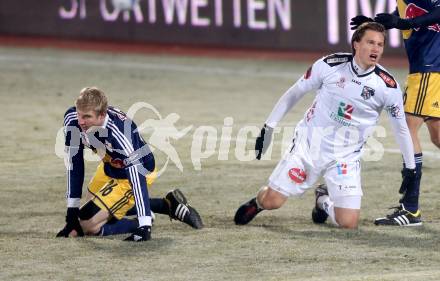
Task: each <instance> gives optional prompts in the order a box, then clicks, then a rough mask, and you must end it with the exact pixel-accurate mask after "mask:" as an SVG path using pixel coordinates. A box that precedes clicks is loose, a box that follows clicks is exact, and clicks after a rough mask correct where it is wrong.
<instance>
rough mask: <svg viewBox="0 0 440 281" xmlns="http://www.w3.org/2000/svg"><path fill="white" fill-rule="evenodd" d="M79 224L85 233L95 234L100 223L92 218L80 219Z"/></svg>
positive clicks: (99, 228)
mask: <svg viewBox="0 0 440 281" xmlns="http://www.w3.org/2000/svg"><path fill="white" fill-rule="evenodd" d="M80 224H81V228H82V229H83V232H84V234H85V235H95V234H97V233H98V232H99V231H100V230H101V227H100V225H99V224H97V223H94V222H93V220H86V221H80Z"/></svg>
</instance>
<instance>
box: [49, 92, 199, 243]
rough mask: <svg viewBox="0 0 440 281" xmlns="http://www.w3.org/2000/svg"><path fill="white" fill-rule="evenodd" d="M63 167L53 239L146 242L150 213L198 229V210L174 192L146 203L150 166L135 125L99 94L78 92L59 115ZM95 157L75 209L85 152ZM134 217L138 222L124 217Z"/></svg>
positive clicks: (151, 161) (151, 158) (151, 178)
mask: <svg viewBox="0 0 440 281" xmlns="http://www.w3.org/2000/svg"><path fill="white" fill-rule="evenodd" d="M64 132H65V146H66V167H67V194H66V197H67V215H66V225H65V227H64V228H63V229H62V230H61V231H60V232H59V233H58V234H57V237H69V236H83V235H84V234H85V235H103V236H105V235H114V234H122V233H132V234H131V235H130V236H129V237H128V238H127V239H125V240H127V241H146V240H150V239H151V226H152V214H151V211H153V212H155V213H159V214H166V215H169V216H170V218H172V219H177V220H180V221H182V222H184V223H186V224H188V225H190V226H192V227H193V228H196V229H199V228H202V227H203V223H202V220H201V218H200V216H199V214H198V213H197V211H196V210H195V209H194V208H192V207H191V206H189V205H188V204H187V201H186V198H185V197H184V196H183V194H182V192H181V191H180V190H179V189H175V190H172V191H170V192H169V193H168V194H167V195H166V196H165V198H163V199H162V198H149V195H148V189H147V177H148V184H149V185H150V184H151V183H152V182H153V181H154V169H155V161H154V156H153V154H152V152H151V151H150V149H149V147H148V144H147V143H146V142H145V141H144V139H143V138H142V136H141V135H140V134H139V132H138V131H137V126H136V124H135V123H134V122H133V121H132V120H130V119H129V118H128V117H127V116H126V115H125V113H123V112H122V111H120V110H119V109H117V108H115V107H112V106H108V102H107V97H106V96H105V94H104V92H103V91H101V90H100V89H98V88H95V87H88V88H84V89H82V90H81V93H80V95H79V97H78V98H77V100H76V101H75V107H71V108H69V109H68V110H67V112H66V113H65V115H64ZM85 147H87V148H90V149H92V150H93V152H95V153H97V154H98V155H99V156H100V157H101V159H102V162H101V163H100V164H99V166H98V168H97V170H96V172H95V174H94V176H93V178H92V179H91V181H90V183H89V185H88V192H87V196H86V203H85V204H84V205H83V206H82V207H81V208H80V199H81V197H82V186H83V181H84V148H85ZM126 215H137V219H129V218H125V217H124V216H126Z"/></svg>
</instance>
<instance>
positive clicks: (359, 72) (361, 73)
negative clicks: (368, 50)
mask: <svg viewBox="0 0 440 281" xmlns="http://www.w3.org/2000/svg"><path fill="white" fill-rule="evenodd" d="M350 66H351V70H352V71H353V73H354V74H356V76H357V77H365V76H368V75H370V74H371V73H373V71H374V69H375V68H376V66H374V65H373V66H372V67H370V68H368V69H367V70H363V69H362V68H361V67H360V66H359V65H358V64H357V63H356V61H355V60H354V57H353V59H352V60H351V62H350Z"/></svg>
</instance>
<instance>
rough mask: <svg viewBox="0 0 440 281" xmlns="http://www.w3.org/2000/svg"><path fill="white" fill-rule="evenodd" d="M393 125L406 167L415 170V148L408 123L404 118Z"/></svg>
mask: <svg viewBox="0 0 440 281" xmlns="http://www.w3.org/2000/svg"><path fill="white" fill-rule="evenodd" d="M392 124H393V126H392V127H393V131H394V137H395V138H396V142H397V143H398V145H399V148H400V151H401V152H402V156H403V160H404V161H405V166H406V167H407V168H409V169H414V168H415V167H416V164H415V161H414V147H413V142H412V140H411V135H410V133H409V129H408V126H407V125H406V121H405V119H404V118H403V119H398V120H394V121H393V122H392Z"/></svg>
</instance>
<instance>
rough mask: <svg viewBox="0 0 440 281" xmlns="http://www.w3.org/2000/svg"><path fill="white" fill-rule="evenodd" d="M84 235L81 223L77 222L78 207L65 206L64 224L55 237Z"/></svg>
mask: <svg viewBox="0 0 440 281" xmlns="http://www.w3.org/2000/svg"><path fill="white" fill-rule="evenodd" d="M71 233H75V234H76V235H73V236H84V232H83V230H82V227H81V225H80V224H79V208H67V215H66V225H65V226H64V228H63V229H61V230H60V232H58V234H57V237H69V235H70V234H71Z"/></svg>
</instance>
